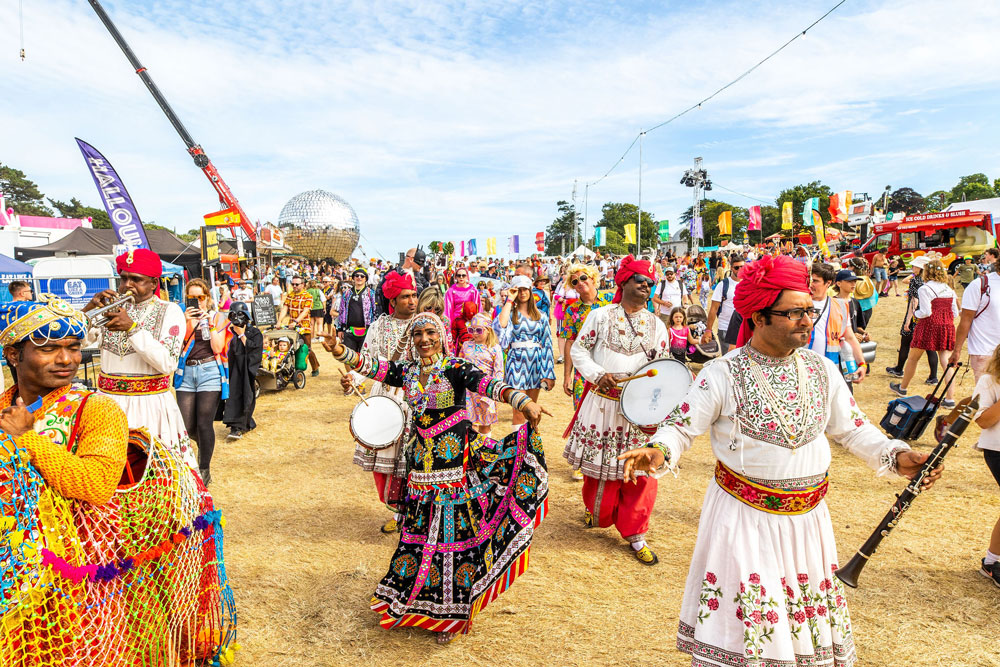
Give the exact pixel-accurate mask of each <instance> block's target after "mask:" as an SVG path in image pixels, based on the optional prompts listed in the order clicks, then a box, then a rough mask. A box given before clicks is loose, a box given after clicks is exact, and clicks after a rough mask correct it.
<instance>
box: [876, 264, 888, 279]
mask: <svg viewBox="0 0 1000 667" xmlns="http://www.w3.org/2000/svg"><path fill="white" fill-rule="evenodd" d="M888 279H889V275H888V274H887V273H886V272H885V267H884V266H876V267H875V268H874V269H872V280H874V281H875V282H881V281H883V280H888Z"/></svg>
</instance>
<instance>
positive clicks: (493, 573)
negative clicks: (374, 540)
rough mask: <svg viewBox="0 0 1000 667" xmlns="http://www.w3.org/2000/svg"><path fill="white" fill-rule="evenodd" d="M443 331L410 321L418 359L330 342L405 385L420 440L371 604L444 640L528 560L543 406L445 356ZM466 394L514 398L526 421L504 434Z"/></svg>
mask: <svg viewBox="0 0 1000 667" xmlns="http://www.w3.org/2000/svg"><path fill="white" fill-rule="evenodd" d="M445 332H446V329H445V327H444V325H443V324H442V322H441V320H440V319H439V318H438V317H437V316H436V315H434V314H433V313H419V314H417V315H416V316H415V317H414V319H413V322H412V324H411V327H410V333H411V337H412V341H413V347H414V349H415V352H416V354H415V355H414V356H415V357H417V358H418V359H419V361H417V362H401V363H396V362H392V361H384V360H378V359H373V358H370V357H359V356H358V355H357V354H356V353H355V352H353V351H352V350H350V349H348V348H345V347H344V346H343V345H340V344H338V345H337V346H336V347H335V348H334V349H333V350H332V351H333V353H334V355H335V356H336V357H337V359H338V360H340V361H342V362H344V363H345V364H346V365H347V366H348V367H350V368H353V369H354V370H356V371H357V372H358V373H360V374H361V375H364V376H367V377H369V378H372V379H374V380H377V381H379V382H382V383H383V384H385V385H387V386H390V387H402V388H403V391H404V395H405V399H406V402H407V403H408V404H409V406H410V408H411V410H412V411H413V425H414V431H415V432H416V438H415V440H414V441H413V443H412V444H411V445H408V449H407V450H405V451H404V452H403V454H404V456H405V457H406V463H407V467H408V474H407V488H406V497H405V498H404V500H403V518H402V520H401V522H400V533H401V535H400V539H399V546H398V547H397V548H396V552H395V553H394V554H393V556H392V560H391V561H390V565H389V572H388V573H387V574H386V575H385V576H384V577H383V578H382V581H381V582H379V585H378V587H377V588H376V589H375V596H374V597H373V598H372V605H371V606H372V609H373V610H374V611H376V612H378V613H379V614H380V615H381V619H380V624H381V625H382V627H384V628H387V629H388V628H395V627H403V626H415V627H422V628H426V629H428V630H431V631H432V632H437V633H440V634H439V635H438V641H439V642H441V643H446V642H448V641H450V640H451V639H452V638H454V636H455V635H456V634H457V633H467V632H468V631H469V626H470V624H471V622H472V619H473V617H474V616H475V615H476V614H477V613H478V612H479V611H481V610H482V609H483V607H485V606H486V605H487V604H488V603H489V602H490V601H491V600H493V599H494V598H496V597H497V596H498V595H499V594H500V593H502V592H503V591H504V590H506V589H507V587H508V586H510V584H511V583H512V582H513V581H514V579H515V578H517V577H518V576H519V575H521V574H523V573H524V571H525V570H526V569H527V567H528V551H529V548H530V545H531V538H532V536H533V534H534V530H535V527H536V526H537V525H538V524H539V523H541V520H542V519H543V518H544V516H545V512H546V507H547V506H546V497H547V495H548V473H547V472H546V469H545V456H544V454H543V452H542V441H541V438H540V437H539V435H538V433H537V432H536V431H535V427H536V426H537V425H538V420H539V419H540V418H541V416H542V413H543V412H544V413H545V414H548V412H546V411H545V410H544V409H543V408H542V407H541V406H539V405H538V404H537V403H534V402H533V401H531V399H530V398H528V396H527V395H526V394H524V393H522V392H520V391H517V390H515V389H514V388H512V387H511V386H510V385H507V384H504V383H503V381H502V380H498V379H496V378H493V377H487V376H486V375H484V374H483V373H482V372H481V371H479V370H478V369H477V368H476V367H475V366H473V365H472V364H471V363H469V362H468V361H465V360H462V359H457V358H454V357H448V356H445V355H443V354H442V342H443V341H444V338H445ZM469 392H475V393H477V394H479V395H481V396H487V397H489V398H492V399H493V400H497V401H504V402H505V403H510V404H511V405H512V406H513V407H514V408H515V409H517V410H520V411H521V412H522V413H523V414H524V415H525V417H526V418H527V419H528V424H526V425H522V426H521V427H520V428H518V429H517V430H516V431H514V432H513V433H511V434H510V435H508V436H507V437H506V438H504V439H503V440H494V439H492V438H489V437H487V436H484V435H481V434H480V433H478V432H477V431H476V430H475V428H473V425H472V422H470V421H469V415H468V413H467V412H466V400H467V396H468V393H469Z"/></svg>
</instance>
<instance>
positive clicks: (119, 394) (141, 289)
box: [83, 248, 198, 470]
mask: <svg viewBox="0 0 1000 667" xmlns="http://www.w3.org/2000/svg"><path fill="white" fill-rule="evenodd" d="M115 265H116V267H117V269H118V290H117V291H115V290H110V289H109V290H104V291H103V292H99V293H98V294H96V295H95V296H94V298H93V299H92V300H91V301H90V303H88V304H87V305H86V306H84V307H83V312H85V313H86V312H89V311H91V310H93V309H94V308H99V307H101V306H102V305H104V304H105V302H107V301H111V300H114V299H116V298H118V297H120V296H121V295H122V294H125V293H126V292H131V293H132V294H133V295H134V296H135V303H134V304H131V305H127V306H125V307H124V308H119V309H118V310H117V311H116V312H115V313H113V314H111V315H110V317H109V319H108V323H107V324H106V325H104V326H103V327H101V328H94V329H91V330H90V332H89V333H88V335H87V342H88V343H90V342H93V341H98V342H99V345H100V348H101V373H100V375H98V378H97V389H98V391H99V392H100V393H101V394H104V395H105V396H110V397H111V398H112V399H113V400H114V401H115V402H116V403H117V404H118V405H119V406H120V407H121V408H122V410H124V411H125V416H126V417H128V423H129V426H130V427H131V428H146V429H148V430H149V432H150V433H151V434H152V435H154V436H156V437H157V438H158V439H159V440H160V441H162V442H163V443H164V444H165V445H167V446H168V447H170V448H172V449H174V450H175V451H177V452H178V453H179V454H180V456H181V458H182V459H183V460H184V461H185V462H186V463H187V464H188V465H190V466H191V467H192V468H193V469H195V470H197V469H198V464H197V462H196V461H195V458H194V452H193V451H192V447H191V439H190V438H189V437H188V433H187V429H186V428H185V427H184V419H183V418H182V417H181V411H180V408H178V407H177V400H176V399H175V398H174V395H173V394H172V393H171V392H170V385H171V379H172V378H173V376H174V373H176V372H177V370H178V368H177V363H178V359H179V358H180V355H181V349H182V347H183V344H184V331H185V321H184V313H183V311H181V308H180V306H178V305H177V304H176V303H171V302H169V301H164V300H163V299H161V298H160V297H159V293H160V287H159V285H160V276H161V275H162V273H163V265H162V263H161V262H160V256H159V255H157V254H156V253H155V252H153V251H152V250H148V249H146V248H139V249H136V250H130V251H128V252H126V253H123V254H121V255H119V256H118V257H117V258H116V259H115ZM182 370H183V369H182Z"/></svg>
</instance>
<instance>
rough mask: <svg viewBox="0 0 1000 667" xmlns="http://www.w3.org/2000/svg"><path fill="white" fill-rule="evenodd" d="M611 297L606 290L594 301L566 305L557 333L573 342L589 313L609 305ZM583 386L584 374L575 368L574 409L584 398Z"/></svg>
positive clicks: (577, 301)
mask: <svg viewBox="0 0 1000 667" xmlns="http://www.w3.org/2000/svg"><path fill="white" fill-rule="evenodd" d="M611 297H612V295H611V294H609V293H607V292H604V293H601V294H598V295H597V300H596V301H594V303H583V302H582V301H580V300H579V299H577V300H576V301H574V302H573V303H571V304H569V305H568V306H566V312H565V313H564V314H563V318H562V322H561V323H560V325H559V333H558V334H556V335H558V336H559V337H560V338H568V339H569V342H570V343H572V342H573V341H574V340H576V337H577V336H579V335H580V329H581V328H583V323H584V322H585V321H586V319H587V315H590V311H592V310H594V309H596V308H600V307H601V306H607V305H608V304H610V303H611ZM583 386H584V381H583V376H582V375H580V373H579V371H577V370H576V369H573V409H574V410H575V409H577V408H578V407H580V401H581V400H582V398H583Z"/></svg>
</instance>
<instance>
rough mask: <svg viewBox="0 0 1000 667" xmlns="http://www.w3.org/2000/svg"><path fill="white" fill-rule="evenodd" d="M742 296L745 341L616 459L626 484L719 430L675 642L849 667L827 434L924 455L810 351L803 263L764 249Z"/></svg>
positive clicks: (712, 652) (721, 660) (719, 661)
mask: <svg viewBox="0 0 1000 667" xmlns="http://www.w3.org/2000/svg"><path fill="white" fill-rule="evenodd" d="M733 302H734V306H735V308H736V311H737V312H738V313H739V314H740V315H741V316H742V317H743V323H742V325H741V328H740V336H739V339H738V340H737V345H738V346H740V347H739V348H738V349H735V350H732V351H731V352H729V353H728V354H726V355H725V356H724V357H722V358H720V359H717V360H714V361H710V362H709V363H707V364H705V366H704V368H703V369H702V371H701V373H699V374H698V377H697V378H696V379H695V382H694V384H692V385H691V388H690V389H689V390H688V392H687V396H686V397H685V399H684V400H683V401H682V402H681V403H680V404H679V405H678V406H677V407H676V408H675V409H674V411H673V412H672V413H671V414H670V416H669V417H668V418H667V419H666V420H665V421H664V423H663V425H662V426H661V427H660V428H659V430H658V431H657V432H656V434H655V435H654V436H653V437H652V438H651V439H650V442H649V446H648V447H644V448H638V449H635V450H633V451H630V452H625V453H624V454H622V455H621V456H620V457H619V458H620V459H621V460H622V462H623V463H624V464H625V473H624V477H625V480H626V481H630V480H634V479H641V478H636V476H635V475H636V473H637V472H642V473H646V474H651V475H653V476H654V477H659V476H661V475H662V474H664V473H665V472H667V471H668V470H674V471H675V470H676V468H677V462H678V459H679V458H680V456H681V454H682V453H683V452H685V451H686V450H687V449H688V448H689V447H690V446H691V443H692V441H693V440H694V438H696V437H697V436H699V435H701V434H702V433H705V432H710V435H711V443H712V451H713V453H714V454H715V457H716V459H717V463H716V467H715V473H714V483H712V484H710V485H709V488H708V491H707V492H706V493H705V501H704V505H703V507H702V512H701V520H700V523H699V525H698V540H697V543H696V544H695V548H694V555H693V557H692V561H691V568H690V570H689V573H688V578H687V586H686V588H685V591H684V600H683V602H682V604H681V614H680V628H679V630H678V635H677V647H678V649H680V650H681V651H683V652H685V653H688V654H690V655H691V656H692V660H693V662H694V663H696V664H699V665H701V664H704V665H734V664H749V663H752V664H769V665H770V664H774V665H778V664H781V665H784V664H793V665H794V664H820V663H822V664H832V662H833V661H834V659H835V660H836V663H837V664H844V665H850V664H853V663H854V661H855V649H854V639H853V636H852V634H851V621H850V614H849V613H848V610H847V603H846V601H845V597H846V595H845V593H844V587H843V586H842V585H841V583H840V582H839V581H838V580H837V578H836V577H834V576H833V572H834V571H835V570H836V569H837V567H838V565H837V549H836V544H835V540H834V534H833V526H832V524H831V520H830V512H829V509H828V508H827V506H826V502H825V501H824V500H823V497H824V496H825V495H826V492H827V488H828V481H827V472H828V469H829V466H830V461H831V452H830V444H829V441H828V440H827V436H829V437H830V438H832V439H833V440H835V441H836V442H838V443H839V444H840V445H842V446H843V447H844V448H845V449H846V450H847V451H849V452H851V453H852V454H854V455H855V456H858V457H859V458H861V459H862V460H863V461H865V463H867V464H868V465H869V466H870V467H871V468H873V469H874V470H876V471H877V472H878V474H880V475H884V474H889V473H894V474H899V475H902V476H904V477H911V476H913V475H914V474H916V473H917V472H918V471H919V470H920V468H921V466H922V465H923V463H924V462H925V461H926V460H927V454H921V453H917V452H913V451H910V448H909V446H908V445H907V444H906V443H904V442H901V441H898V440H889V439H888V438H887V437H886V436H885V435H884V434H883V433H882V432H881V431H880V430H879V429H878V428H877V427H876V426H874V425H873V424H871V423H869V422H868V420H867V419H866V418H865V415H864V414H863V413H862V412H861V410H860V408H859V407H858V405H857V403H856V402H855V401H854V398H853V397H852V396H851V394H850V392H849V391H848V388H847V385H846V384H845V383H844V382H843V380H842V379H841V376H840V370H839V369H838V368H837V367H836V366H835V365H834V364H833V362H832V361H830V360H829V359H826V358H824V357H823V356H822V355H820V354H818V353H816V352H814V351H812V350H810V349H808V348H807V347H806V346H807V345H808V343H809V338H810V336H811V335H812V330H813V322H814V321H815V320H816V319H817V318H818V317H819V310H818V309H817V308H816V307H815V306H814V304H813V299H812V297H811V296H810V290H809V272H808V271H807V270H806V267H805V265H804V264H802V263H800V262H797V261H795V260H794V259H792V258H790V257H785V256H780V257H776V258H772V257H771V256H770V255H765V256H764V257H762V258H760V259H759V260H757V261H755V262H753V263H752V264H750V265H748V266H747V267H746V268H745V269H744V270H743V273H742V274H741V276H740V282H739V284H738V285H737V286H736V290H735V295H734V297H733ZM940 474H941V471H940V469H938V470H935V471H934V472H933V473H932V474H930V475H929V476H928V478H927V479H926V481H925V488H927V487H929V486H930V485H931V484H933V482H934V480H936V479H937V478H938V477H939V476H940Z"/></svg>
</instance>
